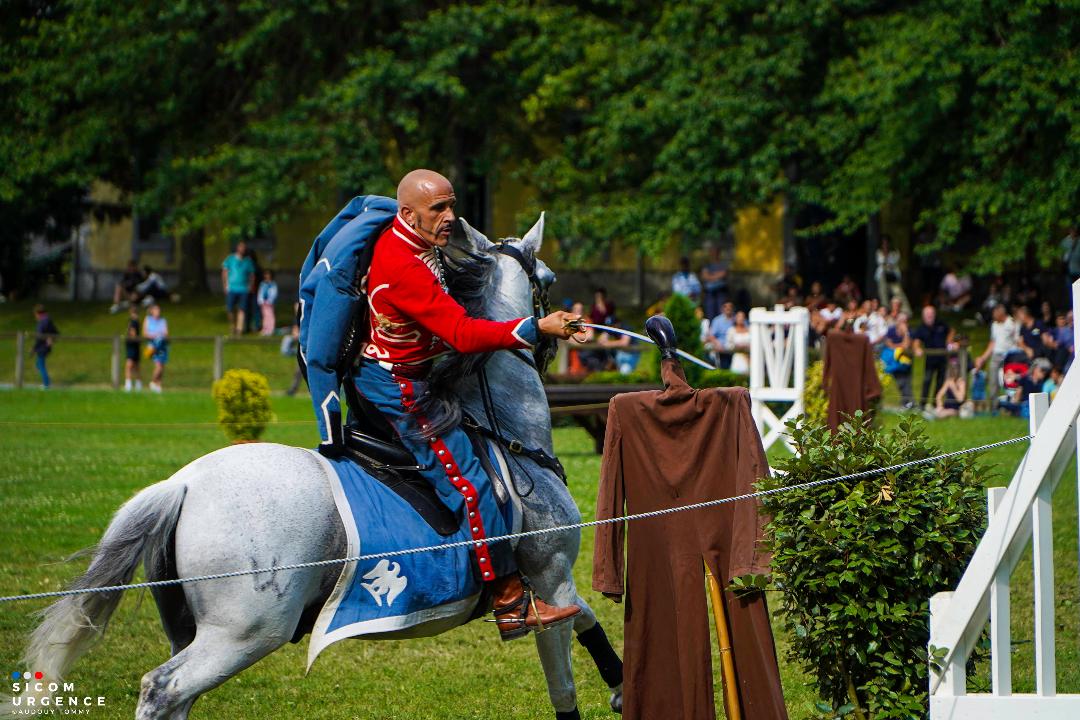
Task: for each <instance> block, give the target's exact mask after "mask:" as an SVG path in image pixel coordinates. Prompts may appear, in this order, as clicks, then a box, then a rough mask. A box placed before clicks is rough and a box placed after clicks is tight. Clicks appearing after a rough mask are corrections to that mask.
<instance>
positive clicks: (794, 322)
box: [750, 305, 810, 450]
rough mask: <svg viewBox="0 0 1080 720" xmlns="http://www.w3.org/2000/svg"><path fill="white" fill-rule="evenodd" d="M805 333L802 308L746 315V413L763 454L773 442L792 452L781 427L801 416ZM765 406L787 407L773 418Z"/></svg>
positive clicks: (807, 319) (806, 319) (757, 310)
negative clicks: (747, 336)
mask: <svg viewBox="0 0 1080 720" xmlns="http://www.w3.org/2000/svg"><path fill="white" fill-rule="evenodd" d="M809 329H810V313H809V312H808V311H807V309H806V308H803V307H795V308H792V309H791V310H784V306H783V305H777V306H776V309H775V310H766V309H765V308H754V309H753V310H751V311H750V410H751V413H752V414H753V416H754V422H755V423H757V429H758V433H759V434H760V435H761V443H762V445H764V446H765V449H766V450H768V449H769V447H771V446H772V444H773V443H775V442H776V441H777V440H780V441H781V442H783V443H784V444H785V445H787V446H788V448H789V449H792V445H791V438H790V437H789V436H788V435H787V433H786V432H785V428H784V424H785V423H787V421H788V420H791V419H792V418H796V417H798V416H800V415H802V414H803V387H804V386H805V384H806V342H807V334H808V332H809ZM767 402H771V403H791V405H790V406H789V407H788V409H787V410H786V411H785V412H784V413H783V414H782V415H781V416H780V417H776V414H775V413H774V412H773V411H772V410H771V409H769V406H768V405H766V403H767Z"/></svg>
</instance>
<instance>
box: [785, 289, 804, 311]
mask: <svg viewBox="0 0 1080 720" xmlns="http://www.w3.org/2000/svg"><path fill="white" fill-rule="evenodd" d="M780 304H781V305H783V306H784V309H785V310H790V309H791V308H793V307H798V306H799V305H802V304H803V299H802V295H800V294H799V290H798V289H797V288H793V287H789V288H788V289H787V294H786V295H784V297H783V298H782V299H781V301H780Z"/></svg>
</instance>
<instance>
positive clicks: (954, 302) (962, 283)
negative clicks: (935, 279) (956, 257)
mask: <svg viewBox="0 0 1080 720" xmlns="http://www.w3.org/2000/svg"><path fill="white" fill-rule="evenodd" d="M970 302H971V276H970V275H968V274H967V273H964V274H960V275H958V274H957V273H956V271H955V270H954V269H952V268H949V271H948V272H946V273H945V277H943V278H942V279H941V285H940V286H939V292H938V303H939V304H940V305H941V306H942V307H944V308H945V309H947V310H952V311H953V312H960V311H961V310H963V309H964V308H965V307H967V305H968V303H970Z"/></svg>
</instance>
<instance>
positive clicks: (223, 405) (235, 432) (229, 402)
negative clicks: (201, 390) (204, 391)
mask: <svg viewBox="0 0 1080 720" xmlns="http://www.w3.org/2000/svg"><path fill="white" fill-rule="evenodd" d="M212 394H213V397H214V402H215V403H217V408H218V422H219V423H221V429H222V431H223V432H224V433H225V437H227V438H228V439H229V440H231V441H232V442H244V441H254V440H258V439H259V438H260V437H262V434H263V431H264V430H266V424H267V423H268V422H270V419H271V416H272V413H271V411H270V384H269V383H268V382H267V381H266V376H264V375H260V374H259V373H257V372H253V371H251V370H240V369H237V370H227V371H226V372H225V374H224V375H223V376H222V377H221V379H220V380H218V381H217V382H215V383H214V387H213V391H212Z"/></svg>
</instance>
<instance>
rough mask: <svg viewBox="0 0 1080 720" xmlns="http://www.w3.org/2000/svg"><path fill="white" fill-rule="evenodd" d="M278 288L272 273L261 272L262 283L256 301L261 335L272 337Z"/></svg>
mask: <svg viewBox="0 0 1080 720" xmlns="http://www.w3.org/2000/svg"><path fill="white" fill-rule="evenodd" d="M277 296H278V287H277V283H276V282H274V272H273V271H272V270H263V281H262V282H261V283H259V294H258V297H257V298H256V300H257V301H258V303H259V311H260V312H261V313H262V328H261V329H260V330H259V334H261V335H273V334H274V325H275V323H276V321H277V318H276V317H275V316H274V303H276V302H277Z"/></svg>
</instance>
